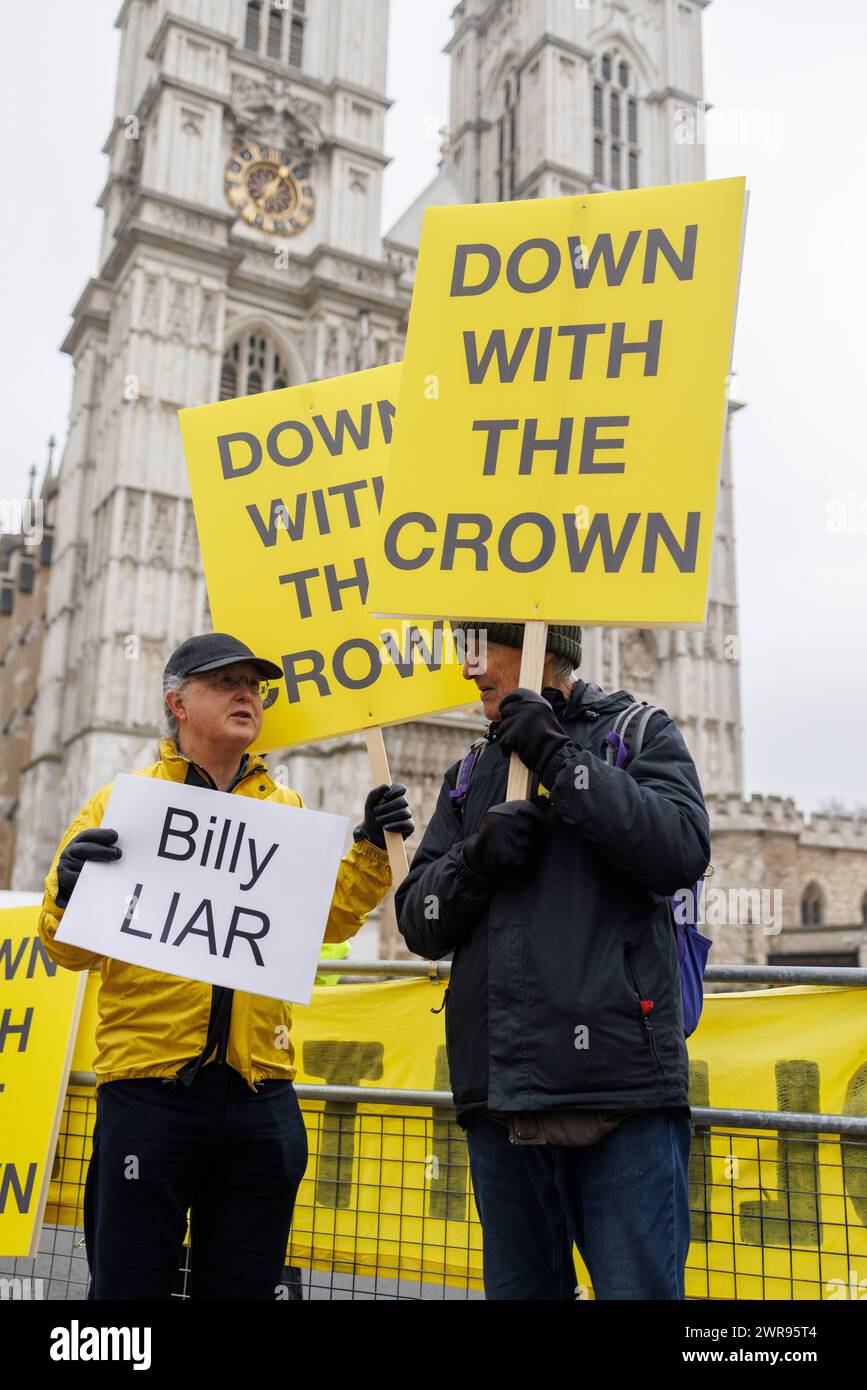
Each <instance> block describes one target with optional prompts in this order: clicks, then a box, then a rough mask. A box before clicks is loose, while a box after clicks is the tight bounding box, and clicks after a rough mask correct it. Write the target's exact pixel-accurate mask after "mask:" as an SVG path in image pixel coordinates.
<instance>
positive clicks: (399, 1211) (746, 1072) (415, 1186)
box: [46, 977, 867, 1300]
mask: <svg viewBox="0 0 867 1390" xmlns="http://www.w3.org/2000/svg"><path fill="white" fill-rule="evenodd" d="M97 985H98V977H93V978H92V979H91V983H90V987H89V990H88V1002H89V1004H91V1005H92V998H91V996H95V992H96V987H97ZM443 991H444V985H443V982H441V981H437V982H430V981H427V980H406V981H403V980H401V981H393V982H390V983H387V984H370V985H366V984H354V985H335V986H333V987H331V988H321V987H320V988H317V989H315V990H314V992H313V1001H312V1003H311V1005H310V1007H309V1008H306V1009H302V1008H298V1009H296V1010H295V1011H294V1018H295V1021H294V1026H293V1030H292V1039H293V1044H294V1047H295V1050H296V1063H297V1065H298V1075H297V1077H296V1080H297V1081H298V1082H299V1083H300V1082H304V1083H308V1084H316V1085H322V1084H323V1083H330V1084H332V1085H344V1086H363V1085H370V1086H377V1087H379V1086H382V1087H387V1088H396V1089H405V1090H407V1089H408V1090H437V1091H448V1089H449V1077H448V1066H447V1061H446V1053H445V1038H444V1026H443V1013H442V1011H440V1012H434V1010H441V1005H442V996H443ZM864 1005H865V996H864V991H863V990H861V989H855V988H834V989H830V988H820V989H813V988H807V987H803V986H799V987H797V988H792V989H780V990H771V991H767V990H756V991H747V992H744V993H733V994H712V995H709V996H708V997H707V998H706V1000H705V1005H704V1013H703V1015H702V1019H701V1023H700V1025H699V1028H698V1030H697V1032H696V1033H694V1034H693V1036H692V1037H691V1038H690V1039H689V1042H688V1048H689V1054H690V1077H691V1086H690V1099H691V1102H692V1104H693V1106H695V1107H704V1106H708V1105H709V1106H714V1107H717V1108H726V1109H736V1110H759V1109H763V1110H783V1111H785V1110H794V1111H799V1110H803V1111H808V1112H809V1111H815V1112H817V1114H849V1115H856V1116H862V1117H863V1116H864V1115H865V1113H867V1034H865V1030H864ZM94 1016H95V1010H94V1009H93V1008H92V1006H91V1007H88V1006H87V1005H86V1007H85V1012H84V1014H83V1015H82V1027H81V1034H80V1038H79V1047H78V1048H77V1050H76V1067H80V1068H81V1069H83V1070H84V1069H90V1067H92V1059H93V1056H94V1052H95V1045H94V1041H93V1034H92V1031H91V1032H90V1035H89V1036H86V1032H87V1028H88V1027H90V1028H91V1029H92V1026H93V1019H94ZM303 1108H304V1113H305V1120H306V1123H307V1127H308V1133H309V1136H310V1161H309V1163H308V1167H307V1173H306V1176H305V1178H304V1181H303V1182H302V1184H301V1188H300V1190H299V1193H298V1199H297V1203H296V1208H295V1216H294V1219H293V1224H292V1235H291V1241H290V1249H289V1256H288V1258H289V1261H290V1263H291V1262H293V1261H294V1263H296V1264H299V1265H302V1264H303V1265H313V1266H314V1267H316V1268H324V1269H334V1270H338V1271H345V1272H354V1273H356V1274H359V1275H364V1276H366V1277H371V1278H373V1277H380V1278H391V1279H393V1278H396V1277H398V1276H401V1277H403V1276H415V1277H417V1278H421V1279H428V1280H431V1281H434V1282H436V1281H441V1280H445V1281H446V1282H447V1283H449V1284H452V1285H454V1286H455V1287H458V1286H467V1285H468V1286H469V1287H472V1288H478V1287H480V1281H481V1274H482V1256H481V1230H480V1228H479V1225H478V1219H477V1215H476V1210H475V1205H474V1203H473V1199H472V1194H471V1189H470V1182H469V1168H468V1159H467V1148H466V1139H465V1135H464V1131H463V1129H462V1128H461V1127H460V1126H459V1125H458V1124H457V1123H456V1121H455V1118H454V1112H453V1111H450V1110H446V1109H443V1110H440V1111H434V1112H433V1113H432V1112H431V1110H430V1109H427V1110H424V1109H420V1108H419V1107H410V1106H399V1105H396V1106H383V1105H377V1104H372V1105H370V1106H363V1105H362V1106H355V1105H347V1104H346V1103H345V1102H341V1101H334V1102H329V1103H327V1104H324V1105H323V1103H321V1102H319V1103H314V1102H311V1101H307V1100H305V1101H304V1102H303ZM92 1114H93V1106H92V1093H91V1096H90V1097H89V1098H88V1097H86V1096H85V1095H84V1094H83V1093H81V1092H77V1091H76V1092H73V1091H70V1096H69V1099H68V1113H67V1117H66V1119H67V1126H68V1137H62V1148H63V1152H62V1154H61V1158H60V1161H59V1163H58V1166H57V1173H56V1178H57V1181H56V1183H54V1184H52V1203H53V1205H51V1206H50V1207H49V1211H48V1213H47V1214H46V1219H47V1220H58V1221H61V1222H64V1223H72V1221H73V1220H74V1214H75V1208H76V1203H77V1201H78V1202H80V1197H81V1191H80V1189H81V1184H82V1183H83V1181H84V1172H85V1170H86V1161H87V1158H88V1156H89V1153H90V1139H89V1134H90V1127H91V1125H92ZM817 1129H818V1126H817ZM66 1134H67V1127H66V1126H65V1127H64V1136H66ZM690 1207H691V1222H692V1243H691V1246H690V1251H689V1258H688V1261H687V1273H686V1293H687V1297H690V1298H741V1299H743V1298H765V1299H819V1300H847V1299H851V1298H859V1299H862V1298H863V1297H864V1295H865V1294H867V1144H865V1141H864V1140H863V1139H861V1140H857V1139H848V1140H847V1139H846V1138H840V1137H836V1136H835V1135H833V1134H827V1133H822V1132H818V1133H817V1134H815V1135H800V1134H790V1135H786V1136H783V1137H778V1136H777V1135H776V1134H774V1133H773V1132H768V1131H767V1130H765V1131H759V1130H754V1131H750V1130H740V1129H727V1128H726V1127H725V1126H720V1127H719V1128H717V1129H712V1130H710V1131H706V1130H701V1129H698V1130H697V1131H696V1133H695V1134H694V1136H693V1141H692V1153H691V1160H690ZM576 1291H577V1294H576V1296H578V1297H582V1296H592V1288H591V1284H590V1280H589V1276H588V1274H587V1270H586V1268H585V1266H584V1265H583V1263H582V1261H581V1260H580V1259H576Z"/></svg>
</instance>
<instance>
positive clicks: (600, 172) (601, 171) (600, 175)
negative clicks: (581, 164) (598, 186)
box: [593, 135, 605, 183]
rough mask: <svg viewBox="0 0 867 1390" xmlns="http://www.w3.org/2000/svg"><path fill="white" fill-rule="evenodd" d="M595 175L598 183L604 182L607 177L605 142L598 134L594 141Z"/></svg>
mask: <svg viewBox="0 0 867 1390" xmlns="http://www.w3.org/2000/svg"><path fill="white" fill-rule="evenodd" d="M593 177H594V179H595V180H596V182H597V183H602V182H604V179H605V160H604V156H603V144H602V141H601V140H600V139H599V136H598V135H597V136H596V139H595V140H594V141H593Z"/></svg>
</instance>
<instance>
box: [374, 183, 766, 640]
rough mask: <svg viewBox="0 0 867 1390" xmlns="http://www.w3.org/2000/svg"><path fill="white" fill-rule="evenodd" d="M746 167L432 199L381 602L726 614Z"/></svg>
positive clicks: (466, 609) (669, 620)
mask: <svg viewBox="0 0 867 1390" xmlns="http://www.w3.org/2000/svg"><path fill="white" fill-rule="evenodd" d="M744 209H745V187H744V180H743V179H742V178H735V179H720V180H716V181H711V182H703V183H690V184H682V185H674V186H669V187H663V188H646V189H639V190H635V191H631V192H624V193H598V194H593V195H589V196H588V195H584V194H581V195H578V196H576V197H570V198H545V199H531V200H528V201H525V202H513V203H495V204H484V203H483V204H470V205H467V206H465V207H445V208H429V209H428V210H427V211H426V213H425V218H424V226H423V230H422V240H421V250H420V255H419V263H418V273H417V277H416V282H415V289H414V292H413V300H412V311H411V315H410V321H409V333H408V337H407V345H406V357H405V361H404V367H403V375H402V378H401V386H400V398H399V408H398V412H397V420H396V426H395V438H394V447H393V452H392V460H391V468H390V472H389V485H388V491H387V494H386V497H385V501H384V505H383V511H382V516H381V522H380V527H381V539H380V544H379V545H378V546H377V547H376V550H375V553H374V560H373V562H372V565H371V573H370V596H369V606H370V608H371V610H372V611H373V612H378V613H389V614H399V613H406V612H413V613H419V614H426V615H433V616H439V615H443V614H445V615H447V616H449V617H452V618H455V617H465V618H477V619H482V618H490V619H492V620H493V619H496V620H500V621H512V622H515V621H519V622H520V621H525V620H528V619H540V620H543V621H546V622H557V623H560V622H565V623H575V622H583V623H591V624H605V625H609V626H618V625H625V626H628V627H635V626H644V627H650V626H654V625H658V626H673V625H683V626H689V625H693V624H701V623H703V622H704V619H705V614H706V606H707V586H708V574H709V566H710V555H711V540H712V536H713V521H714V507H715V501H716V493H717V482H718V474H719V463H720V456H721V450H722V442H723V428H724V418H725V409H726V379H727V375H728V373H729V370H730V362H731V352H732V335H733V329H734V319H735V306H736V298H737V286H738V277H739V267H740V255H741V242H742V232H743V223H744Z"/></svg>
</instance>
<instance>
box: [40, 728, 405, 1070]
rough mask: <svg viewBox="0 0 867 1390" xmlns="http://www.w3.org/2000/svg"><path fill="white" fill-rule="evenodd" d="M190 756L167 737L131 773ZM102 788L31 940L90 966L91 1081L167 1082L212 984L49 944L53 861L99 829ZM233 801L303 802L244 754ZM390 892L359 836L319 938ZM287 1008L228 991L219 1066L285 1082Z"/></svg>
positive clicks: (178, 772)
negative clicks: (94, 1009) (94, 1021)
mask: <svg viewBox="0 0 867 1390" xmlns="http://www.w3.org/2000/svg"><path fill="white" fill-rule="evenodd" d="M188 768H189V759H188V758H186V757H185V756H184V754H183V753H181V752H179V751H178V749H177V747H176V745H175V743H174V742H173V741H172V740H171V739H162V740H161V742H160V760H159V762H156V763H152V764H151V765H150V766H149V767H143V768H141V769H140V770H139V771H138V772H137V773H136V774H135V775H136V776H137V777H160V778H164V779H165V780H167V781H170V782H184V781H185V780H186V776H187V771H188ZM197 770H198V772H199V773H200V774H201V776H202V777H203V778H204V779H205V780H206V782H207V783H208V784H209V785H213V779H212V778H211V777H210V776H209V774H208V773H207V772H205V771H204V769H203V768H199V767H197ZM110 792H111V783H108V784H107V785H106V786H104V787H101V788H100V789H99V791H98V792H96V793H95V794H94V795H93V796H92V797H91V798H90V800H89V801H88V802H87V804H86V805H85V806H83V807H82V809H81V811H80V812H79V813H78V815H77V816H76V818H75V820H74V821H73V822H72V824H71V825H70V827H69V829H68V830H67V831H66V833H65V835H64V836H63V839H62V840H61V842H60V845H59V846H58V849H57V853H56V854H55V856H54V862H53V863H52V865H51V869H50V870H49V873H48V877H47V878H46V880H45V897H44V899H43V902H42V911H41V913H40V916H39V935H40V938H41V940H42V943H43V945H44V947H45V950H46V952H47V953H48V955H49V956H50V957H51V959H52V960H53V961H56V962H57V964H58V965H62V966H65V967H66V969H67V970H89V969H91V968H93V967H96V966H99V969H100V974H101V980H100V987H99V999H98V1008H99V1023H98V1025H97V1029H96V1048H97V1055H96V1059H95V1062H94V1071H95V1072H96V1078H97V1085H99V1084H100V1083H101V1082H103V1081H120V1080H126V1079H130V1078H132V1077H143V1076H174V1074H175V1072H176V1071H177V1070H178V1068H179V1067H181V1066H182V1065H183V1063H184V1062H187V1061H189V1060H190V1058H192V1057H197V1056H198V1055H199V1053H200V1052H201V1051H202V1048H203V1047H204V1045H205V1039H206V1038H207V1033H208V1020H209V1017H210V1011H211V986H210V985H209V984H202V983H200V982H199V981H197V980H184V979H180V978H179V977H178V976H176V975H165V974H162V973H161V972H159V971H156V970H146V969H144V968H143V967H142V966H139V965H127V964H126V962H125V961H122V960H111V959H108V958H105V957H101V956H98V955H94V954H93V953H92V952H91V951H87V950H84V949H82V948H80V947H78V946H70V945H67V944H65V943H64V942H61V941H55V940H54V934H55V932H56V931H57V928H58V926H59V925H60V919H61V918H62V916H63V908H60V907H58V906H57V903H56V901H55V895H56V893H57V889H58V883H57V861H58V859H59V858H60V855H61V852H62V851H63V850H64V849H65V847H66V845H67V844H68V843H69V841H70V840H72V839H74V837H75V836H76V835H78V834H80V832H81V831H82V830H89V829H91V828H92V827H94V826H98V825H100V824H101V823H102V818H103V815H104V813H105V806H106V802H107V801H108V798H109V794H110ZM231 795H232V796H252V797H255V798H256V799H257V800H259V801H277V802H280V803H281V804H282V805H284V806H302V805H303V802H302V800H301V797H300V796H299V795H298V793H297V792H296V791H292V790H291V789H290V788H289V787H281V786H278V785H277V783H276V782H274V780H273V779H272V777H271V776H270V774H269V772H268V768H267V765H266V763H265V762H264V760H263V759H262V758H261V757H260V756H259V755H258V754H256V753H251V754H250V758H249V762H248V765H247V768H246V771H245V774H244V776H243V777H242V778H241V780H240V781H239V782H238V783H237V784H236V785H235V786H234V787H233V789H232V793H231ZM390 886H391V869H390V868H389V863H388V854H387V852H386V851H385V850H384V849H379V848H378V847H377V846H376V845H373V844H371V843H370V842H369V841H368V840H359V841H357V842H356V843H355V844H354V845H353V846H352V848H351V849H350V850H349V852H348V853H347V854H346V855H344V857H343V859H342V860H341V862H340V871H339V873H338V875H337V883H336V886H335V889H334V896H333V898H332V901H331V909H330V912H329V915H328V924H327V926H326V929H325V940H326V941H331V942H340V941H347V940H348V939H349V938H350V937H351V936H354V935H355V934H356V932H357V931H359V930H360V928H361V927H362V925H363V924H364V921H365V918H366V917H367V914H368V913H369V912H370V911H371V910H372V909H373V908H374V907H376V906H377V904H378V903H379V902H381V901H382V899H383V898H384V896H385V894H386V893H387V891H388V889H389V887H390ZM291 1027H292V1008H291V1005H290V1004H286V1003H281V1002H280V1001H279V1000H276V999H265V998H264V997H263V996H262V995H258V994H246V993H244V992H243V991H241V990H236V991H235V995H234V1000H233V1003H232V1022H231V1028H230V1032H229V1043H228V1048H227V1052H226V1061H227V1062H228V1064H229V1065H230V1066H232V1067H234V1068H235V1070H236V1071H238V1072H240V1073H241V1075H242V1076H243V1077H244V1078H245V1080H246V1081H247V1084H248V1086H249V1087H250V1089H251V1090H253V1089H255V1083H256V1082H257V1081H263V1080H265V1079H266V1078H269V1077H274V1078H277V1079H281V1080H292V1079H293V1078H294V1076H295V1072H296V1067H295V1065H294V1062H295V1051H294V1048H293V1047H292V1043H291V1040H290V1036H289V1033H290V1029H291Z"/></svg>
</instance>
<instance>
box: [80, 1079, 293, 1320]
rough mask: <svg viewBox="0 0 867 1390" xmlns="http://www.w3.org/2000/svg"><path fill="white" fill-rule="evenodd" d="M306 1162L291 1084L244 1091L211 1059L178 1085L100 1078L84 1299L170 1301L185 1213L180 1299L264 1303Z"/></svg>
mask: <svg viewBox="0 0 867 1390" xmlns="http://www.w3.org/2000/svg"><path fill="white" fill-rule="evenodd" d="M306 1167H307V1132H306V1130H305V1128H304V1120H303V1118H302V1115H301V1110H300V1107H299V1105H298V1099H297V1097H296V1095H295V1088H294V1086H293V1085H292V1082H291V1081H263V1082H260V1083H259V1085H258V1087H257V1090H256V1093H255V1094H254V1093H253V1092H252V1091H251V1090H250V1088H249V1087H248V1085H247V1083H246V1081H245V1080H244V1078H243V1077H242V1076H241V1075H240V1074H239V1073H238V1072H236V1071H235V1070H234V1068H232V1067H230V1066H227V1065H226V1064H225V1063H211V1065H209V1066H206V1067H204V1068H203V1069H202V1070H201V1071H200V1072H199V1074H198V1076H197V1077H196V1079H195V1081H194V1082H193V1084H192V1085H191V1086H189V1087H186V1086H184V1085H183V1084H182V1083H180V1082H175V1081H163V1080H161V1079H159V1078H156V1079H152V1078H147V1079H139V1080H134V1081H107V1082H105V1083H103V1085H101V1086H100V1087H99V1090H98V1092H97V1108H96V1122H95V1125H94V1130H93V1154H92V1157H91V1160H90V1166H89V1167H88V1170H87V1179H86V1182H85V1189H84V1235H85V1246H86V1249H87V1260H88V1265H89V1267H90V1277H91V1288H90V1292H89V1294H88V1298H90V1299H164V1298H170V1297H171V1294H172V1290H173V1289H174V1287H175V1282H176V1279H177V1275H178V1268H179V1265H180V1261H181V1256H182V1250H183V1241H184V1235H185V1232H186V1224H187V1212H189V1214H190V1249H191V1260H190V1297H191V1298H209V1299H232V1300H234V1299H257V1300H269V1301H273V1300H274V1299H275V1298H276V1297H277V1296H278V1295H277V1292H276V1290H277V1286H278V1285H279V1284H280V1282H281V1273H282V1270H283V1266H284V1264H285V1259H286V1244H287V1240H288V1238H289V1227H290V1225H291V1222H292V1211H293V1208H294V1206H295V1196H296V1193H297V1191H298V1186H299V1183H300V1182H301V1179H302V1177H303V1176H304V1170H305V1168H306ZM283 1296H284V1297H285V1294H284V1295H283Z"/></svg>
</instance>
